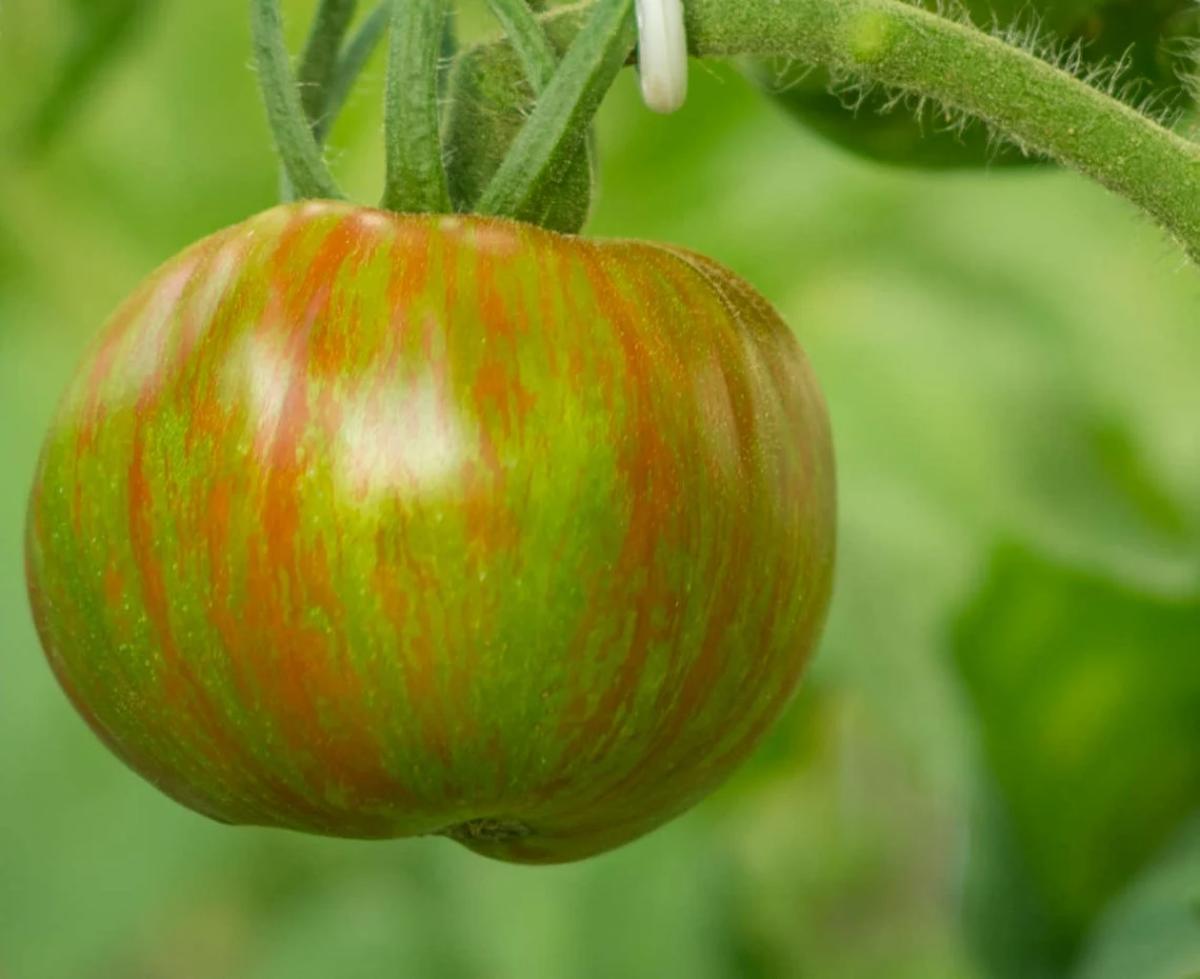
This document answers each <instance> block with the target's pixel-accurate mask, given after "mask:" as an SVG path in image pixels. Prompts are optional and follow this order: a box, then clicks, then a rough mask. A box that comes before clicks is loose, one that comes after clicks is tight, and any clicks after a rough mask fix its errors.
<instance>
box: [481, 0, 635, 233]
mask: <svg viewBox="0 0 1200 979" xmlns="http://www.w3.org/2000/svg"><path fill="white" fill-rule="evenodd" d="M634 38H635V27H634V18H633V0H597V2H596V3H595V5H594V6H593V7H592V8H591V11H590V13H589V15H588V17H587V20H586V21H585V22H584V24H583V26H582V27H581V29H580V31H579V34H578V35H577V36H576V38H575V39H574V41H572V42H571V46H570V47H569V48H568V49H567V52H566V54H565V55H564V56H563V59H562V62H561V63H560V64H559V66H558V69H557V71H556V72H555V74H554V77H553V78H552V79H551V81H550V83H549V85H548V86H547V87H546V89H545V91H544V92H543V93H542V96H541V98H540V99H539V100H538V102H537V104H536V105H535V107H534V109H533V111H532V112H531V113H530V115H529V118H528V119H527V120H526V121H525V124H524V125H523V126H522V127H521V130H520V132H518V133H517V136H516V139H515V140H513V143H512V146H511V147H510V148H509V150H508V153H507V155H506V156H505V157H504V160H503V161H502V162H501V164H500V167H499V169H498V170H497V171H496V173H495V175H494V176H493V177H492V179H491V182H490V183H489V184H488V186H487V188H486V189H485V190H484V192H483V196H482V197H481V198H480V200H479V201H478V203H477V205H476V208H475V209H476V210H477V211H479V212H480V213H482V214H496V215H504V216H507V217H513V218H518V219H520V220H525V221H533V222H536V223H540V221H541V220H542V219H543V218H544V216H545V214H546V213H547V212H548V211H549V210H550V209H551V207H553V205H554V203H555V193H556V190H557V187H558V184H559V182H560V181H561V180H562V179H563V177H564V175H565V174H566V173H567V171H568V170H569V169H570V167H571V165H572V162H573V161H574V160H575V159H576V154H578V153H579V152H580V150H581V148H582V147H583V146H584V145H585V141H586V138H587V132H588V127H589V126H590V125H591V122H592V118H593V117H594V116H595V114H596V109H597V108H599V105H600V102H601V100H602V99H603V98H604V95H605V93H606V92H607V91H608V89H609V87H610V86H611V85H612V83H613V81H614V79H615V78H616V77H617V74H618V72H619V71H620V70H621V68H622V67H623V66H624V65H625V62H626V60H627V59H628V57H629V53H630V52H631V51H632V50H633V46H634Z"/></svg>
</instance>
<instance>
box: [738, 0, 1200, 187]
mask: <svg viewBox="0 0 1200 979" xmlns="http://www.w3.org/2000/svg"><path fill="white" fill-rule="evenodd" d="M963 6H964V7H965V8H966V9H967V10H968V12H969V13H970V15H971V18H972V20H973V21H974V22H975V23H977V24H980V25H987V24H991V23H992V21H993V17H994V18H995V20H996V22H997V23H1000V24H1012V23H1015V22H1018V21H1020V22H1028V19H1029V16H1030V11H1031V10H1032V11H1033V13H1035V14H1036V15H1037V16H1038V17H1039V18H1040V19H1041V23H1042V30H1043V33H1046V34H1048V35H1050V36H1053V37H1057V38H1062V39H1063V40H1064V42H1066V43H1071V42H1074V41H1082V42H1084V44H1085V45H1086V47H1085V54H1086V56H1087V58H1088V60H1089V61H1107V62H1110V63H1113V62H1116V61H1118V60H1120V59H1122V58H1126V57H1127V58H1128V63H1129V71H1128V74H1127V75H1126V76H1125V77H1126V78H1127V79H1129V80H1130V81H1133V80H1137V81H1136V85H1135V88H1134V90H1133V91H1132V93H1131V94H1132V96H1133V97H1135V98H1137V97H1151V96H1152V97H1153V99H1154V104H1155V105H1156V106H1157V107H1159V108H1162V109H1167V110H1171V109H1181V108H1183V107H1185V106H1186V105H1188V104H1189V102H1190V99H1189V97H1188V95H1187V92H1186V91H1185V89H1184V87H1183V85H1182V84H1181V82H1180V73H1181V71H1183V70H1184V69H1185V68H1186V67H1187V64H1186V63H1185V61H1184V55H1183V53H1182V51H1183V48H1182V46H1181V42H1184V41H1186V40H1188V39H1190V38H1194V37H1195V35H1196V32H1197V30H1198V29H1200V13H1198V12H1197V9H1196V4H1195V3H1194V2H1193V0H1033V2H1032V3H1030V2H1029V0H963ZM749 71H750V74H751V77H753V78H754V79H755V80H756V81H757V82H758V83H759V84H761V85H762V86H763V87H764V88H766V89H767V90H768V91H770V92H771V93H772V94H773V96H774V97H775V98H776V99H777V100H778V102H779V104H780V105H782V106H783V107H784V108H785V109H786V110H787V111H788V112H789V113H791V114H792V115H793V116H795V117H796V118H797V119H798V120H800V121H801V122H803V123H804V124H805V125H806V126H808V127H810V128H811V129H812V130H814V131H815V132H817V133H820V134H821V135H822V136H824V137H825V138H827V139H829V140H830V141H831V142H833V143H836V144H837V145H839V146H841V147H843V148H844V149H847V150H850V151H851V152H854V153H856V154H859V155H861V156H864V157H867V158H869V159H873V160H878V161H881V162H885V163H892V164H903V165H908V166H917V167H931V168H952V167H978V166H985V165H988V164H1014V163H1015V164H1020V163H1028V162H1032V161H1033V160H1034V158H1031V157H1028V156H1026V155H1025V154H1023V153H1022V152H1021V151H1020V150H1018V149H1017V148H1016V147H1014V146H1012V145H1010V144H1005V143H996V142H995V141H994V140H992V139H991V138H990V137H989V134H988V133H987V131H986V129H985V128H984V126H983V125H982V124H980V123H977V122H972V123H971V124H970V125H968V126H967V127H966V128H965V129H962V128H961V127H960V126H957V125H955V123H954V120H952V119H948V118H946V117H945V116H944V115H941V114H939V113H938V112H937V110H936V107H930V108H928V109H927V110H926V111H925V112H924V113H923V115H922V116H921V117H920V118H918V117H917V116H915V115H914V113H913V112H912V111H911V109H909V108H907V107H906V106H905V105H904V103H903V102H901V103H900V104H899V105H898V106H896V107H894V108H893V107H890V106H889V103H888V98H887V96H886V95H885V94H883V93H879V92H873V93H871V94H869V95H868V96H867V97H866V98H865V99H864V100H863V101H862V103H861V104H857V105H853V106H851V105H850V104H849V102H850V101H851V100H850V99H849V98H848V97H844V96H840V95H837V94H834V93H831V92H830V80H829V76H828V74H827V73H825V72H824V71H820V70H813V71H809V70H808V69H807V68H806V67H804V66H800V65H794V64H784V63H779V62H767V63H755V64H752V65H750V67H749Z"/></svg>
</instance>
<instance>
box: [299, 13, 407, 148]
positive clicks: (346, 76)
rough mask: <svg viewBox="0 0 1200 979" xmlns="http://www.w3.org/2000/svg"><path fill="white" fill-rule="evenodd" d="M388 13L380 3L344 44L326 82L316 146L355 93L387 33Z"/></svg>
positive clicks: (317, 128) (318, 122)
mask: <svg viewBox="0 0 1200 979" xmlns="http://www.w3.org/2000/svg"><path fill="white" fill-rule="evenodd" d="M391 12H392V11H391V3H390V0H382V2H381V3H380V4H379V5H378V6H377V7H376V8H375V9H374V10H372V11H371V13H370V14H368V15H367V19H366V20H364V21H363V23H362V26H361V27H360V28H359V29H358V30H357V31H356V32H355V34H354V36H353V37H352V38H350V40H349V42H347V44H346V47H345V49H344V50H343V51H342V54H341V57H339V58H338V61H337V65H336V67H335V68H334V70H333V75H332V77H331V78H330V81H329V95H328V102H327V103H326V106H325V111H324V113H323V114H322V115H321V118H320V119H319V120H318V121H317V126H316V134H317V142H319V143H324V142H325V139H326V137H328V135H329V130H330V129H332V128H333V124H334V123H335V122H336V121H337V118H338V116H339V115H341V112H342V109H344V108H345V106H346V101H347V100H348V99H349V98H350V93H351V92H352V91H353V90H354V83H355V82H357V81H358V77H359V75H361V74H362V70H363V68H365V67H366V64H367V62H368V61H369V60H370V59H371V55H372V54H374V53H375V49H376V48H377V47H378V46H379V42H380V41H381V40H382V39H383V35H384V34H385V33H386V32H387V27H388V21H389V20H390V18H391Z"/></svg>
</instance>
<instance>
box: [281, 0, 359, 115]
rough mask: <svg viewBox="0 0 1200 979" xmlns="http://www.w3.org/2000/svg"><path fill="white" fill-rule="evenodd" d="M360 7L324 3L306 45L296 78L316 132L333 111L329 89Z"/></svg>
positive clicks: (348, 0)
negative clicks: (348, 33) (345, 39)
mask: <svg viewBox="0 0 1200 979" xmlns="http://www.w3.org/2000/svg"><path fill="white" fill-rule="evenodd" d="M357 6H358V0H321V5H320V7H318V8H317V16H316V18H315V19H314V20H313V25H312V30H311V31H309V34H308V41H307V43H306V44H305V45H304V54H303V55H302V56H301V58H300V67H299V68H298V69H297V71H296V78H297V81H298V82H299V85H300V104H301V105H303V106H304V114H305V115H306V116H307V117H308V121H309V124H310V125H311V126H312V127H313V129H314V130H316V129H317V127H318V126H320V124H321V120H322V119H324V118H325V116H326V114H327V113H328V111H329V86H330V84H331V82H332V81H333V77H334V73H335V71H336V70H337V65H338V52H339V50H340V49H341V46H342V38H344V37H345V36H346V31H347V30H348V29H349V27H350V21H351V20H353V19H354V11H355V8H356V7H357Z"/></svg>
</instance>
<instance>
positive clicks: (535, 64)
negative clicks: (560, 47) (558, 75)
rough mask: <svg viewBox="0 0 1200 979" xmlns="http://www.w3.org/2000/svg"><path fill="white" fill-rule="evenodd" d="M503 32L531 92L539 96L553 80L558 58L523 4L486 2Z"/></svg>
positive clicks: (508, 0)
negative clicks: (530, 87) (519, 63)
mask: <svg viewBox="0 0 1200 979" xmlns="http://www.w3.org/2000/svg"><path fill="white" fill-rule="evenodd" d="M488 6H489V7H490V8H491V10H492V13H493V14H494V15H495V17H496V19H497V20H498V21H500V24H501V26H502V27H503V28H504V33H505V34H507V35H508V39H509V41H510V42H511V43H512V46H513V50H514V51H515V52H516V54H517V58H519V59H520V62H521V67H522V69H524V71H525V77H526V78H527V79H529V84H530V86H532V88H533V90H534V92H536V93H537V94H539V95H540V94H541V93H542V92H544V91H545V90H546V86H547V85H549V84H550V80H551V79H552V78H553V77H554V69H555V68H557V67H558V54H557V53H556V52H555V50H554V47H553V46H552V45H551V44H550V38H549V37H547V36H546V32H545V30H543V28H542V25H541V24H540V23H539V22H538V19H537V17H535V16H534V12H533V10H532V8H530V6H529V4H528V3H527V2H526V0H488Z"/></svg>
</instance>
